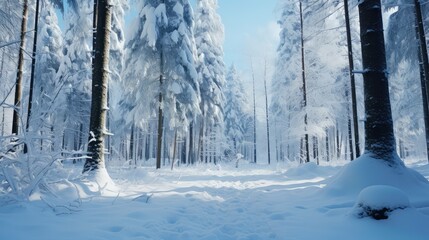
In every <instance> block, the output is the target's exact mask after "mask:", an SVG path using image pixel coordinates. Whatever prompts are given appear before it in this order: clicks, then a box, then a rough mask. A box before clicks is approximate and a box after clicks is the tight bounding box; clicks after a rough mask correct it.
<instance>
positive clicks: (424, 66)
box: [414, 0, 429, 161]
mask: <svg viewBox="0 0 429 240" xmlns="http://www.w3.org/2000/svg"><path fill="white" fill-rule="evenodd" d="M414 6H415V14H416V32H417V38H418V40H419V53H418V54H419V63H420V64H419V65H420V79H421V88H422V97H423V114H424V120H425V133H426V154H427V158H428V161H429V106H428V99H429V87H428V86H429V59H428V51H427V45H426V35H425V29H424V26H423V14H422V10H421V5H420V0H414Z"/></svg>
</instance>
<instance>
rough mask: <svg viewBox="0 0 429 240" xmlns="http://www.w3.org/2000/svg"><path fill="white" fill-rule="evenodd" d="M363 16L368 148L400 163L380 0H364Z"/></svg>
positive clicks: (366, 144)
mask: <svg viewBox="0 0 429 240" xmlns="http://www.w3.org/2000/svg"><path fill="white" fill-rule="evenodd" d="M359 20H360V31H361V45H362V65H363V69H364V73H363V79H364V92H365V113H366V122H365V133H366V134H365V151H366V153H367V154H369V155H370V156H371V157H373V158H376V159H380V160H384V161H386V162H388V163H389V164H390V165H397V164H399V163H397V162H396V159H397V158H396V149H395V148H396V142H395V135H394V132H393V120H392V112H391V107H390V99H389V86H388V78H387V65H386V53H385V45H384V35H383V20H382V14H381V3H380V0H363V1H360V2H359Z"/></svg>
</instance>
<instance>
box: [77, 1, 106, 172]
mask: <svg viewBox="0 0 429 240" xmlns="http://www.w3.org/2000/svg"><path fill="white" fill-rule="evenodd" d="M97 11H98V14H97V33H96V39H97V41H96V44H95V53H94V65H93V69H92V97H91V117H90V122H89V124H90V127H89V130H90V134H89V142H88V153H89V158H87V159H86V162H85V165H84V168H83V172H88V171H93V170H96V169H101V168H104V167H105V162H104V138H105V136H106V131H107V129H106V114H107V110H108V106H107V104H108V103H107V86H108V81H109V70H108V69H109V48H110V26H111V14H112V12H111V6H110V5H109V4H108V0H98V4H97Z"/></svg>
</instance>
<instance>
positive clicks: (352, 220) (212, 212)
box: [0, 159, 429, 240]
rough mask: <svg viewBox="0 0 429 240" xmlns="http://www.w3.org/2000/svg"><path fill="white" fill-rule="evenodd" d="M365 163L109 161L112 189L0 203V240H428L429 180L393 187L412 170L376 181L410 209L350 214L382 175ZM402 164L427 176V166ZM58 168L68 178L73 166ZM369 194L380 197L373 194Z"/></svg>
mask: <svg viewBox="0 0 429 240" xmlns="http://www.w3.org/2000/svg"><path fill="white" fill-rule="evenodd" d="M354 165H358V166H359V167H357V168H356V166H355V167H354V168H352V167H351V166H354ZM108 166H109V164H108ZM365 166H366V168H365ZM374 166H378V165H377V164H376V163H374V162H373V161H371V159H364V160H363V161H360V160H356V161H355V162H353V163H352V164H348V165H346V166H345V167H341V166H327V165H325V166H317V165H315V164H312V163H310V164H305V165H297V164H293V163H290V164H277V165H276V164H273V165H271V166H267V165H255V164H248V163H246V161H245V160H242V161H240V162H239V165H238V168H236V167H235V162H234V163H231V164H221V165H218V166H212V165H198V166H194V167H186V166H182V167H175V168H174V170H173V171H171V170H170V168H169V167H167V166H166V167H165V168H164V169H161V170H155V169H153V167H146V166H139V167H137V168H135V167H134V166H132V167H131V166H129V165H128V163H126V164H125V163H124V165H123V166H112V164H110V166H109V168H108V171H109V175H110V177H111V178H112V179H113V181H114V182H115V184H114V185H115V187H109V188H105V187H103V186H98V189H97V188H94V185H91V184H88V179H87V178H82V177H80V178H74V179H78V180H62V181H59V182H58V183H57V184H54V186H51V189H50V191H51V192H53V193H55V195H53V194H52V197H50V198H46V196H45V195H46V194H40V197H38V196H37V194H35V196H33V197H32V198H31V199H32V200H31V201H28V202H16V201H13V200H10V199H9V200H7V199H6V198H2V199H0V226H1V230H0V239H14V240H19V239H23V240H24V239H25V240H28V239H43V240H49V239H55V240H61V239H73V240H75V239H115V240H121V239H204V240H211V239H222V240H227V239H290V240H294V239H297V240H298V239H311V240H313V239H348V240H350V239H365V240H368V239H389V240H395V239H398V240H399V239H413V240H420V239H421V240H423V239H425V240H426V239H428V236H429V228H428V227H427V223H428V222H429V184H428V182H427V180H424V179H422V178H418V177H417V178H412V180H408V181H407V182H406V183H401V181H403V180H404V179H405V178H406V176H414V175H417V173H416V172H414V170H413V171H411V170H410V171H408V170H407V171H401V172H399V173H398V172H395V171H393V173H392V171H390V173H389V170H384V171H382V172H379V178H380V179H382V178H387V179H388V180H386V182H384V185H390V186H392V188H393V186H394V187H395V188H398V189H400V190H398V191H400V192H401V193H403V195H406V196H407V198H408V199H409V200H410V207H409V208H406V209H403V210H398V211H394V212H392V213H391V214H390V215H389V219H387V220H380V221H376V220H374V219H371V218H360V219H359V218H356V217H355V216H353V215H352V214H350V212H351V211H352V210H353V206H354V204H355V202H356V201H357V200H358V194H359V192H361V191H362V189H365V188H366V187H368V186H366V185H367V184H369V183H370V181H373V180H374V179H375V177H374V176H372V175H371V173H372V172H374V171H379V170H380V169H382V167H380V166H378V168H375V169H370V168H369V167H374ZM408 166H411V168H413V169H416V170H417V171H418V172H420V173H421V174H422V175H423V176H425V177H426V178H428V177H429V165H427V162H425V161H420V162H419V161H416V162H413V163H409V164H408ZM65 168H67V170H68V172H69V173H70V176H73V175H74V176H79V174H78V173H80V171H81V169H82V168H81V166H79V165H72V164H70V165H65ZM353 169H354V170H353ZM104 174H105V173H104ZM395 174H399V175H400V176H402V178H401V177H398V178H394V176H395ZM98 176H99V177H100V176H101V178H102V176H103V175H102V174H101V175H98ZM332 176H334V177H332ZM358 176H359V177H358ZM365 176H370V178H371V179H369V180H368V178H366V177H365ZM105 177H107V178H108V175H105ZM331 177H332V178H331ZM82 179H83V180H82ZM346 179H348V180H347V181H346ZM413 179H414V180H413ZM95 180H97V181H98V182H105V183H109V185H111V183H110V182H109V181H106V180H104V181H103V179H97V178H96V179H95ZM340 180H341V182H339V181H340ZM375 180H377V179H375ZM375 180H374V182H375V184H374V185H380V183H379V182H378V181H375ZM416 182H417V183H418V184H416ZM350 184H351V185H350ZM406 184H416V185H417V186H409V185H408V186H407V185H406ZM381 188H382V190H386V188H389V187H385V186H383V187H381ZM404 188H407V189H404ZM372 190H374V188H373V189H372ZM41 191H42V190H40V192H41ZM369 195H370V196H376V197H374V198H376V199H380V195H379V194H378V193H374V192H372V193H369ZM377 196H378V197H377ZM385 200H386V199H385ZM387 200H388V199H387ZM392 201H394V202H395V203H397V202H398V201H399V200H397V199H396V200H395V199H392Z"/></svg>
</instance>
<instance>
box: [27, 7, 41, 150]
mask: <svg viewBox="0 0 429 240" xmlns="http://www.w3.org/2000/svg"><path fill="white" fill-rule="evenodd" d="M39 6H40V1H39V0H36V14H35V17H34V40H33V53H32V56H31V73H30V89H29V95H28V108H27V123H26V125H25V129H26V130H27V131H28V129H29V127H30V118H31V110H32V107H33V93H34V75H35V69H36V53H37V33H38V25H39ZM27 150H28V149H27V144H24V153H27Z"/></svg>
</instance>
